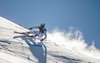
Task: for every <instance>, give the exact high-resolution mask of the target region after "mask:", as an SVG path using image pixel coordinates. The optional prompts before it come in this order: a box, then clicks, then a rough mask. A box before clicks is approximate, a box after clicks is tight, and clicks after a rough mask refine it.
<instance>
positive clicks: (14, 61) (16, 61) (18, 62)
mask: <svg viewBox="0 0 100 63" xmlns="http://www.w3.org/2000/svg"><path fill="white" fill-rule="evenodd" d="M0 59H3V60H4V61H8V62H9V63H28V61H26V60H24V59H22V58H19V57H16V56H12V55H9V54H6V53H2V52H0ZM2 63H3V62H2Z"/></svg>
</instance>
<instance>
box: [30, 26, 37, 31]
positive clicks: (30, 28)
mask: <svg viewBox="0 0 100 63" xmlns="http://www.w3.org/2000/svg"><path fill="white" fill-rule="evenodd" d="M33 28H39V26H34V27H31V28H29V30H31V29H33Z"/></svg>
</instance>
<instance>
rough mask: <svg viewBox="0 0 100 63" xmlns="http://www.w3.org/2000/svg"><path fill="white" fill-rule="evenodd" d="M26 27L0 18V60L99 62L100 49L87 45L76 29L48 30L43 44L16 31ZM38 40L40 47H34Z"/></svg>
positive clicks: (3, 62) (13, 62)
mask: <svg viewBox="0 0 100 63" xmlns="http://www.w3.org/2000/svg"><path fill="white" fill-rule="evenodd" d="M14 31H19V32H26V31H28V30H27V29H25V28H23V27H21V26H19V25H17V24H15V23H13V22H11V21H9V20H7V19H5V18H3V17H0V63H99V62H100V50H98V49H96V48H95V46H94V43H93V44H92V45H91V46H88V44H86V42H85V40H84V38H83V36H82V33H81V32H80V31H78V30H76V31H74V30H70V31H69V32H64V31H60V30H58V29H56V30H54V31H52V32H50V33H49V32H48V38H47V40H45V41H44V42H43V43H41V42H34V41H33V39H32V38H27V37H23V36H22V35H20V34H15V33H14ZM34 43H37V44H38V45H42V47H39V46H33V45H32V44H34Z"/></svg>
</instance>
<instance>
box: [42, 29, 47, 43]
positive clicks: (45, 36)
mask: <svg viewBox="0 0 100 63" xmlns="http://www.w3.org/2000/svg"><path fill="white" fill-rule="evenodd" d="M46 38H47V31H45V32H44V37H43V38H42V39H41V42H42V41H43V40H45V39H46Z"/></svg>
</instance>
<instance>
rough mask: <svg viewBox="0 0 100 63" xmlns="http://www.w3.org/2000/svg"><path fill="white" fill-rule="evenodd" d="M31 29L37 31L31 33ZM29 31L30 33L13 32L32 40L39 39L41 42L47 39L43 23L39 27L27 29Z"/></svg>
mask: <svg viewBox="0 0 100 63" xmlns="http://www.w3.org/2000/svg"><path fill="white" fill-rule="evenodd" d="M33 28H38V29H39V31H31V30H32V29H33ZM29 30H30V32H15V33H19V34H24V35H25V36H27V37H32V38H36V37H39V38H41V39H40V41H41V42H42V41H43V40H45V39H46V38H47V30H46V28H45V24H44V23H42V24H40V26H34V27H31V28H29Z"/></svg>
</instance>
